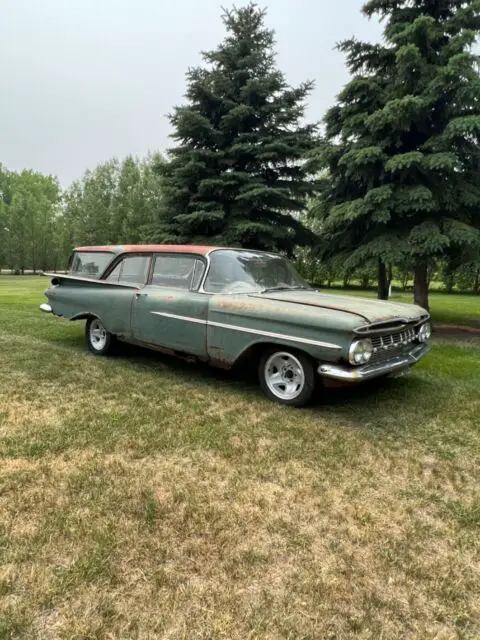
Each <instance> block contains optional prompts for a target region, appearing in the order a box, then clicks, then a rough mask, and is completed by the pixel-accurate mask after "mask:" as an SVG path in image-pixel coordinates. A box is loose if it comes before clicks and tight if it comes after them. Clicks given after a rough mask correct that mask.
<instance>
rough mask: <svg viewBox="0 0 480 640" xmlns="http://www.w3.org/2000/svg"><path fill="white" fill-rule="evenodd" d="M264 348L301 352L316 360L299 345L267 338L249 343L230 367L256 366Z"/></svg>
mask: <svg viewBox="0 0 480 640" xmlns="http://www.w3.org/2000/svg"><path fill="white" fill-rule="evenodd" d="M266 349H278V350H279V351H282V350H288V351H292V352H293V353H301V354H302V355H304V356H307V357H308V358H310V359H311V360H313V361H315V360H316V358H315V357H314V356H313V355H312V354H311V353H310V352H309V351H308V350H307V349H302V348H301V346H292V345H291V344H286V343H283V342H271V341H269V340H265V341H263V340H262V341H260V342H255V343H253V344H250V345H249V346H248V347H246V348H245V349H244V350H243V351H242V352H241V353H240V355H239V356H238V357H237V358H236V360H235V361H234V362H233V364H232V368H235V369H237V368H244V367H245V368H249V367H251V366H256V365H257V364H258V361H259V360H260V358H261V356H262V353H263V352H264V351H265V350H266Z"/></svg>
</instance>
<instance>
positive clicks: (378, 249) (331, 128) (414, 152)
mask: <svg viewBox="0 0 480 640" xmlns="http://www.w3.org/2000/svg"><path fill="white" fill-rule="evenodd" d="M363 12H364V14H365V15H367V16H368V17H371V16H374V15H375V16H378V17H379V18H380V19H381V20H382V21H383V23H384V32H383V36H384V37H383V41H382V43H381V44H376V45H372V44H368V43H363V42H359V41H357V40H356V39H351V40H347V41H345V42H343V43H341V44H340V45H339V48H340V50H341V51H342V52H344V53H345V55H346V60H347V65H348V68H349V70H350V72H351V74H352V76H353V78H352V80H351V81H350V82H349V83H348V84H347V86H346V87H345V88H344V89H343V91H342V92H341V94H340V95H339V97H338V103H337V104H336V106H334V107H333V108H332V109H330V111H329V112H328V113H327V115H326V118H325V124H326V131H325V133H326V136H325V144H324V146H323V148H322V150H321V155H320V158H321V165H322V166H323V167H327V168H328V170H329V175H330V180H329V181H327V182H324V189H323V191H322V193H321V196H320V198H319V200H318V203H317V207H316V215H317V216H318V218H319V219H320V224H321V226H322V230H323V240H324V247H326V248H327V250H326V251H325V252H324V253H325V254H328V253H329V252H330V253H336V254H338V253H343V254H344V255H345V259H346V260H347V261H348V262H349V263H350V264H352V265H359V264H363V263H365V262H366V261H369V260H375V261H378V264H379V273H380V274H381V275H382V274H384V273H385V265H386V264H388V263H391V262H401V261H404V260H405V259H408V260H409V261H410V262H411V264H412V266H413V268H414V273H415V282H414V293H415V301H416V302H417V304H420V305H421V306H423V307H425V308H428V278H427V270H428V264H429V261H431V260H432V259H434V258H435V257H438V256H441V255H442V254H444V253H445V252H447V251H449V252H452V251H454V252H458V251H460V252H461V251H466V250H471V249H472V248H475V247H477V249H476V250H477V251H478V246H479V228H480V179H479V178H480V154H479V137H480V78H479V66H478V58H477V56H475V55H474V53H473V51H472V46H473V45H474V43H475V40H476V37H477V35H478V32H479V30H480V2H479V1H478V0H474V1H471V0H470V1H465V0H370V1H369V2H367V3H366V4H365V5H364V7H363Z"/></svg>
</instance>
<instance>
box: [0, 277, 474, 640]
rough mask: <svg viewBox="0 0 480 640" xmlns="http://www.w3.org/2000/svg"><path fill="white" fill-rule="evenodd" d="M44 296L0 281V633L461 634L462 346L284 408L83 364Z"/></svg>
mask: <svg viewBox="0 0 480 640" xmlns="http://www.w3.org/2000/svg"><path fill="white" fill-rule="evenodd" d="M47 283H48V280H47V279H41V278H35V277H25V278H20V277H16V278H9V277H1V278H0V457H1V460H0V638H1V639H2V640H3V639H4V638H5V639H10V638H12V639H13V638H25V639H28V640H30V639H37V638H38V639H44V638H45V639H50V638H52V639H53V638H55V639H56V638H62V639H64V638H65V639H67V638H68V639H73V638H75V639H80V638H82V639H87V638H88V639H90V638H95V639H100V638H102V639H103V638H105V639H107V638H115V639H132V638H139V639H140V638H141V639H147V638H148V639H150V638H152V639H153V638H169V639H175V640H176V639H180V638H182V639H184V638H192V639H193V638H198V639H200V638H201V639H207V638H208V639H233V640H237V639H238V640H240V639H242V640H243V639H254V638H255V639H256V638H262V639H272V640H273V639H276V638H288V639H297V638H298V639H302V640H307V639H309V640H310V639H311V640H313V639H317V638H318V639H324V638H325V639H326V638H329V639H332V640H333V639H335V640H343V639H344V638H345V639H346V638H348V639H354V638H355V639H357V638H360V639H366V638H375V639H377V638H384V639H390V638H392V639H400V638H405V639H406V638H408V639H418V640H420V639H421V640H424V639H428V638H432V639H433V638H437V639H440V638H441V639H442V640H446V639H450V638H451V639H454V638H463V639H467V638H468V639H470V638H471V639H473V638H479V637H480V617H479V598H480V553H479V551H480V550H479V546H480V542H479V540H480V536H479V534H478V532H479V527H480V491H479V487H480V483H479V480H480V477H479V475H480V474H479V468H480V467H479V462H480V460H479V458H480V455H479V453H480V428H479V427H480V421H479V415H480V393H479V388H480V367H479V364H480V349H479V348H478V343H477V345H476V343H475V341H474V340H472V341H471V342H463V343H456V342H440V341H438V342H436V343H435V344H434V349H433V350H432V352H431V354H429V356H428V357H427V358H425V359H424V360H423V361H422V362H421V363H420V364H419V365H418V366H417V367H416V368H415V369H414V370H413V371H412V373H411V374H410V375H409V376H408V377H406V378H401V379H397V380H392V381H390V382H388V383H387V384H385V383H384V384H382V385H381V386H380V385H373V386H369V387H362V388H357V389H356V390H351V391H338V392H335V393H332V392H331V391H330V392H329V394H328V397H323V398H319V399H318V401H317V402H316V403H315V404H314V406H312V407H310V408H308V409H303V410H294V409H289V408H284V407H279V406H277V405H275V404H273V403H270V402H269V401H268V400H266V399H264V398H263V397H262V395H261V393H260V391H259V390H258V389H257V387H256V385H255V384H253V382H250V381H245V380H244V379H243V378H242V377H241V376H233V375H229V374H228V375H227V374H225V373H224V372H221V371H216V370H213V369H210V368H208V367H205V366H198V365H188V364H186V363H183V362H180V361H176V360H172V359H169V358H166V357H163V356H159V355H157V354H154V353H150V352H146V351H143V350H136V349H133V348H128V349H126V350H125V351H124V352H123V353H122V354H121V355H120V356H118V357H115V358H97V357H95V356H92V355H89V354H87V353H86V351H85V349H84V346H83V324H82V323H78V324H77V323H68V322H66V321H63V320H61V319H59V318H54V317H51V316H48V315H45V314H41V313H40V312H39V311H38V304H39V303H41V302H43V301H44V300H43V296H42V291H43V289H44V288H45V287H46V285H47ZM463 299H465V300H464V309H469V311H468V313H470V312H471V313H472V314H473V315H475V314H478V305H477V306H476V307H475V306H474V300H472V299H470V298H469V297H468V296H453V297H452V298H449V297H448V296H443V295H441V294H438V295H436V296H435V297H434V298H433V299H432V307H433V311H434V315H435V316H438V315H441V314H443V317H444V318H454V319H453V320H452V322H455V324H459V323H460V320H459V318H460V317H463V315H462V314H463V312H462V313H459V317H458V318H457V317H456V315H455V310H458V309H459V306H458V301H459V300H463ZM462 304H463V303H462ZM450 314H452V315H450Z"/></svg>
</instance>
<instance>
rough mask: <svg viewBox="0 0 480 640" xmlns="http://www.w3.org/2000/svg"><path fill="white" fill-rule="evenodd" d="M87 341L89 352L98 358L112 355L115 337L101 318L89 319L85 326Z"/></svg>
mask: <svg viewBox="0 0 480 640" xmlns="http://www.w3.org/2000/svg"><path fill="white" fill-rule="evenodd" d="M85 339H86V342H87V348H88V350H89V351H91V352H92V353H94V354H95V355H97V356H103V355H106V354H107V353H111V351H112V349H113V343H114V336H113V335H112V334H111V333H109V332H108V331H107V330H106V329H105V326H104V324H103V322H102V321H101V320H100V319H99V318H89V319H88V320H87V324H86V326H85Z"/></svg>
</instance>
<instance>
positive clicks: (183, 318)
mask: <svg viewBox="0 0 480 640" xmlns="http://www.w3.org/2000/svg"><path fill="white" fill-rule="evenodd" d="M150 313H153V315H154V316H163V317H165V318H172V319H173V320H185V322H194V323H195V324H207V321H206V320H200V318H190V317H189V316H177V315H176V314H175V313H164V312H163V311H150Z"/></svg>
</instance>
